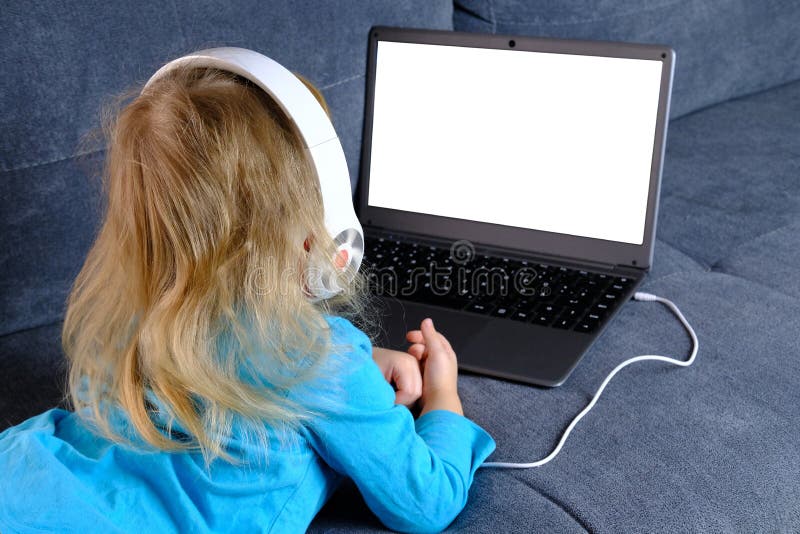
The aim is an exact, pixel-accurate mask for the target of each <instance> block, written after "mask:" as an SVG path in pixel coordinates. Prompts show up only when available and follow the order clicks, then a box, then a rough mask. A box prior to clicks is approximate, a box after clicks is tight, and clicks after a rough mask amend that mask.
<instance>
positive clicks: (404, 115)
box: [367, 41, 662, 245]
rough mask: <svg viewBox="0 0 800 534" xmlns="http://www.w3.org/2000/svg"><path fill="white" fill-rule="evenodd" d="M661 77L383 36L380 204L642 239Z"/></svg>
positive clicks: (631, 66) (647, 68)
mask: <svg viewBox="0 0 800 534" xmlns="http://www.w3.org/2000/svg"><path fill="white" fill-rule="evenodd" d="M661 69H662V62H661V61H656V60H649V59H628V58H612V57H598V56H586V55H574V54H555V53H543V52H529V51H521V50H496V49H485V48H470V47H460V46H445V45H431V44H418V43H402V42H391V41H379V42H378V49H377V63H376V71H375V88H374V108H373V118H372V139H371V146H372V149H371V158H370V166H369V176H370V178H369V191H368V192H367V204H368V205H369V206H374V207H380V208H390V209H395V210H403V211H409V212H415V213H424V214H429V215H439V216H444V217H452V218H456V219H465V220H471V221H478V222H485V223H493V224H500V225H506V226H514V227H519V228H525V229H532V230H541V231H546V232H555V233H560V234H568V235H573V236H580V237H589V238H596V239H604V240H609V241H615V242H620V243H630V244H636V245H640V244H642V243H643V240H644V229H645V217H646V212H647V195H648V188H649V184H650V172H651V164H652V161H653V148H654V147H653V143H654V137H655V128H656V115H657V108H658V103H659V91H660V86H661Z"/></svg>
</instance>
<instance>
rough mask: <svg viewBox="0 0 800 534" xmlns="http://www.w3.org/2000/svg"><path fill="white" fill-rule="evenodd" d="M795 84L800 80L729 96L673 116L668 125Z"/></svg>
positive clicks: (794, 79)
mask: <svg viewBox="0 0 800 534" xmlns="http://www.w3.org/2000/svg"><path fill="white" fill-rule="evenodd" d="M797 82H800V78H792V79H791V80H786V81H783V82H780V83H776V84H774V85H770V86H768V87H762V88H760V89H755V90H754V91H749V92H747V93H743V94H741V95H736V96H731V97H728V98H726V99H725V100H718V101H716V102H710V103H708V104H705V105H703V106H701V107H699V108H697V109H693V110H691V111H688V112H685V113H681V114H678V115H675V116H674V117H670V118H669V122H670V124H672V122H674V121H677V120H680V119H685V118H687V117H691V116H692V115H695V114H697V113H702V112H704V111H707V110H709V109H713V108H715V107H717V106H721V105H723V104H727V103H729V102H736V101H737V100H744V99H746V98H750V97H754V96H756V95H760V94H762V93H767V92H769V91H772V90H774V89H780V88H782V87H786V86H787V85H792V84H795V83H797Z"/></svg>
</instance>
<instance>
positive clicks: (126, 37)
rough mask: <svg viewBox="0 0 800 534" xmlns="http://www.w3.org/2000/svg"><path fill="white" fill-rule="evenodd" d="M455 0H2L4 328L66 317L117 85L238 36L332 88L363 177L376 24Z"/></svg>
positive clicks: (338, 121) (91, 222) (417, 21)
mask: <svg viewBox="0 0 800 534" xmlns="http://www.w3.org/2000/svg"><path fill="white" fill-rule="evenodd" d="M452 11H453V7H452V3H451V2H450V1H449V0H436V1H429V0H401V1H397V0H380V1H375V2H369V3H366V4H361V3H353V2H321V3H320V2H312V1H310V0H302V1H294V0H276V1H273V2H269V3H264V2H257V1H254V0H237V1H234V2H212V1H209V0H205V1H201V2H178V3H177V4H176V3H169V4H164V3H162V2H155V1H153V0H148V1H144V2H122V3H113V2H112V3H109V2H101V1H97V0H93V1H91V2H83V3H81V5H80V7H76V6H75V5H72V4H62V3H58V2H56V3H46V4H42V3H39V4H37V3H33V4H30V5H28V4H24V5H23V4H19V5H9V6H4V7H3V9H2V10H0V29H2V31H0V47H2V50H3V54H2V55H0V71H2V72H3V76H2V77H0V95H2V104H3V113H0V178H1V179H0V227H1V228H2V229H3V231H2V233H1V234H0V335H2V334H3V333H9V332H13V331H16V330H19V329H22V328H30V327H34V326H37V325H42V324H48V323H52V322H54V321H57V320H59V319H60V317H61V313H62V311H63V303H64V298H65V296H66V293H67V290H68V287H69V283H70V281H71V280H72V279H73V277H74V276H75V274H76V273H77V271H78V269H79V268H80V264H81V262H82V259H83V257H84V256H85V254H86V251H87V249H88V246H89V244H90V243H91V240H92V239H93V235H94V232H95V230H96V227H97V210H96V209H90V208H91V207H92V206H94V207H95V208H96V206H97V202H96V200H94V197H96V188H94V186H93V185H92V183H91V182H90V181H89V180H87V178H86V176H85V175H86V173H85V172H84V171H83V170H82V168H81V167H80V166H79V165H77V164H76V163H75V161H74V159H75V158H76V157H78V156H79V155H81V154H88V156H86V157H89V158H91V157H93V156H95V157H102V155H103V154H102V146H100V144H99V143H98V139H96V138H92V137H91V136H90V137H86V138H85V140H84V141H82V139H84V136H86V135H87V133H88V132H90V131H91V130H93V129H94V128H95V127H96V126H98V125H99V111H100V108H101V106H102V104H103V103H104V102H106V101H107V100H108V99H110V98H111V96H112V95H115V94H118V93H120V92H122V91H123V90H125V89H127V88H129V87H132V86H134V85H136V84H140V83H143V82H144V81H145V80H147V78H148V77H149V76H150V75H151V74H152V73H153V72H155V70H156V69H157V68H158V67H159V66H160V65H162V64H163V63H165V62H166V61H168V60H169V59H172V58H174V57H177V56H179V55H182V54H185V53H188V52H191V51H194V50H198V49H200V48H205V47H212V46H224V45H230V46H241V47H247V48H253V49H256V50H258V51H261V52H264V53H266V54H268V55H271V56H273V57H274V58H275V59H277V60H278V61H280V62H282V63H283V64H284V65H286V66H287V67H288V68H290V69H292V70H294V71H297V72H299V73H302V74H304V75H306V76H307V77H308V78H309V79H311V80H312V81H313V82H314V83H315V84H317V85H318V86H319V87H320V88H321V89H322V91H323V93H324V94H325V95H326V97H328V98H329V100H330V104H331V109H332V113H333V118H334V123H335V125H336V128H337V130H338V132H339V134H340V136H341V139H342V143H343V145H344V148H345V152H346V155H347V160H348V165H349V167H350V170H351V177H352V179H353V180H354V181H355V179H356V177H357V169H358V163H359V161H358V160H359V156H360V145H361V124H362V118H363V99H364V73H365V62H366V47H367V34H368V31H369V28H370V27H371V26H373V25H375V24H385V25H395V26H417V27H428V28H439V29H450V28H451V27H452Z"/></svg>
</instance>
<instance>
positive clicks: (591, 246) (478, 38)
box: [357, 26, 675, 270]
mask: <svg viewBox="0 0 800 534" xmlns="http://www.w3.org/2000/svg"><path fill="white" fill-rule="evenodd" d="M379 41H392V42H403V43H421V44H433V45H447V46H465V47H475V48H493V49H502V50H515V51H533V52H554V53H562V54H579V55H589V56H592V55H593V56H603V57H618V58H632V59H651V60H657V61H661V62H662V63H663V68H662V72H661V87H660V93H659V101H658V109H657V116H656V127H655V132H654V142H653V155H652V163H651V172H650V186H649V190H648V197H647V213H646V217H645V226H644V236H643V238H644V239H643V243H642V244H641V245H635V244H628V243H620V242H614V241H607V240H603V239H593V238H586V237H579V236H573V235H568V234H560V233H554V232H545V231H540V230H529V229H525V228H517V227H510V226H504V225H499V224H492V223H484V222H476V221H469V220H464V219H455V218H450V217H442V216H437V215H427V214H423V213H414V212H408V211H401V210H394V209H389V208H380V207H375V206H369V204H368V202H367V199H368V193H369V180H370V176H369V174H370V152H371V145H372V115H373V113H372V112H373V107H374V97H375V71H376V59H377V50H378V42H379ZM512 42H513V45H511V44H510V43H512ZM674 65H675V52H674V51H673V50H672V49H671V48H669V47H667V46H661V45H649V44H635V43H617V42H607V41H581V40H567V39H550V38H547V39H545V38H535V37H525V36H516V35H497V34H478V33H463V32H451V31H442V30H419V29H405V28H392V27H386V26H376V27H373V28H372V29H371V30H370V33H369V48H368V56H367V73H366V94H365V115H364V128H363V142H362V151H361V166H360V179H359V191H358V194H357V196H358V206H357V208H358V210H357V211H358V215H359V218H360V219H361V222H362V224H364V225H365V226H374V227H379V228H382V229H386V230H390V231H391V230H397V231H405V232H410V233H419V234H427V235H431V236H433V237H438V238H443V239H450V240H457V239H466V240H470V241H473V242H475V243H480V244H484V245H488V246H497V247H502V248H507V249H512V250H520V251H524V252H535V253H538V254H542V255H546V256H553V257H558V258H567V259H571V260H574V261H587V262H594V263H602V264H608V265H627V266H631V267H635V268H638V269H645V270H646V269H649V267H650V265H651V264H652V260H653V243H654V240H655V232H656V221H657V218H658V200H659V191H660V184H661V175H662V170H663V161H664V151H665V145H666V135H667V124H668V120H669V107H670V96H671V92H672V80H673V76H674ZM467 111H468V110H465V112H467Z"/></svg>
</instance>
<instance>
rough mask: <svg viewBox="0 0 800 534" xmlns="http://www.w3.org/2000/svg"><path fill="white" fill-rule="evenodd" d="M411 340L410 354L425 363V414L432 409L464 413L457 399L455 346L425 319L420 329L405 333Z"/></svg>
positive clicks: (423, 398) (423, 390)
mask: <svg viewBox="0 0 800 534" xmlns="http://www.w3.org/2000/svg"><path fill="white" fill-rule="evenodd" d="M406 339H407V340H408V341H409V343H411V346H410V347H408V353H409V354H411V355H412V356H414V357H415V358H418V359H419V360H421V361H422V362H423V366H424V367H423V371H422V406H423V408H422V414H421V415H424V414H425V413H426V412H429V411H431V410H449V411H451V412H455V413H457V414H460V415H464V412H463V411H462V409H461V400H460V399H459V398H458V360H457V359H456V353H455V352H454V351H453V347H451V346H450V342H449V341H447V338H445V337H444V336H443V335H442V334H440V333H439V332H437V331H436V329H435V328H434V327H433V321H431V320H430V319H425V320H424V321H422V324H421V325H420V329H419V330H411V331H410V332H408V333H407V334H406Z"/></svg>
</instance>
